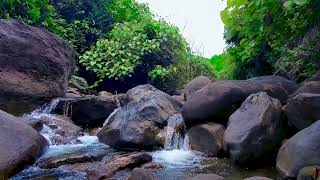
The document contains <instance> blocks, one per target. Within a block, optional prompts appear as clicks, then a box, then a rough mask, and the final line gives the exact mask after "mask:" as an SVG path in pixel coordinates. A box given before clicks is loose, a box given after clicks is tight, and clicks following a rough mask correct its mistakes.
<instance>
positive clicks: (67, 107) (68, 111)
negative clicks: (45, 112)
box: [63, 101, 72, 119]
mask: <svg viewBox="0 0 320 180" xmlns="http://www.w3.org/2000/svg"><path fill="white" fill-rule="evenodd" d="M63 116H64V118H66V119H69V118H70V117H72V104H71V103H70V102H69V101H65V102H64V105H63Z"/></svg>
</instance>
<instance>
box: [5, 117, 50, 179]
mask: <svg viewBox="0 0 320 180" xmlns="http://www.w3.org/2000/svg"><path fill="white" fill-rule="evenodd" d="M47 147H48V143H47V141H46V139H45V138H44V137H43V136H41V134H39V133H38V132H37V131H36V130H34V129H33V128H32V127H31V126H29V125H27V124H25V123H24V122H22V121H21V120H20V119H18V118H16V117H14V116H13V115H11V114H8V113H6V112H4V111H0V179H8V178H9V177H11V176H12V175H14V174H16V173H18V172H19V171H21V170H22V169H23V168H25V166H27V165H32V164H33V163H34V162H35V161H36V159H37V158H38V157H39V156H41V155H42V153H43V152H44V151H45V150H46V149H47Z"/></svg>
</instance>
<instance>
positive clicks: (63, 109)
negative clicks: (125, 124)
mask: <svg viewBox="0 0 320 180" xmlns="http://www.w3.org/2000/svg"><path fill="white" fill-rule="evenodd" d="M117 108H118V105H117V101H116V99H115V97H101V96H86V97H74V98H60V99H59V102H58V105H57V106H56V107H55V108H54V109H53V111H52V113H55V114H64V115H65V116H67V117H70V118H71V120H72V121H73V122H74V123H75V124H76V125H78V126H81V127H84V128H88V127H89V128H95V127H102V126H103V123H104V122H105V120H106V119H107V118H108V117H109V115H110V114H111V113H112V112H113V111H114V110H115V109H117Z"/></svg>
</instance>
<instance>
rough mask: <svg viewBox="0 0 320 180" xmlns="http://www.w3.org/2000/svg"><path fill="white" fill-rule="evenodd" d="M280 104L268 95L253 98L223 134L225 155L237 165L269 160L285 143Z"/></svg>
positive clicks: (238, 112)
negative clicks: (283, 141) (282, 143)
mask: <svg viewBox="0 0 320 180" xmlns="http://www.w3.org/2000/svg"><path fill="white" fill-rule="evenodd" d="M281 112H282V110H281V103H280V101H279V100H277V99H273V98H271V97H270V96H268V95H267V93H265V92H260V93H257V94H252V95H250V96H249V97H248V98H247V99H246V100H245V101H244V102H243V104H242V105H241V107H240V108H239V109H238V110H237V111H236V112H235V113H233V114H232V115H231V116H230V119H229V123H228V127H227V129H226V131H225V135H224V143H225V150H226V152H229V153H230V157H231V159H232V161H233V162H234V163H235V164H239V165H251V164H254V163H257V162H259V163H261V161H269V160H270V157H273V155H275V154H276V151H277V148H278V147H279V146H280V144H281V141H282V140H283V138H284V137H283V133H284V132H283V129H282V124H283V122H282V119H281Z"/></svg>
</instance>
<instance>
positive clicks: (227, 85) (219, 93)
mask: <svg viewBox="0 0 320 180" xmlns="http://www.w3.org/2000/svg"><path fill="white" fill-rule="evenodd" d="M297 88H298V85H297V84H296V83H295V82H293V81H289V80H287V79H285V78H283V77H279V76H263V77H257V78H252V79H249V80H240V81H218V82H214V83H211V84H209V85H207V86H205V87H204V88H202V89H201V90H199V91H197V92H195V93H194V94H193V95H192V96H191V97H190V98H189V99H188V100H187V101H186V103H185V104H184V106H183V110H182V115H183V117H184V120H185V123H186V126H187V127H188V128H189V127H191V126H193V125H196V124H201V123H205V122H216V123H222V124H226V122H227V119H228V118H229V116H230V115H231V114H232V113H233V112H234V111H235V110H236V109H237V108H238V107H239V106H240V105H241V103H242V102H243V101H244V100H245V99H246V98H247V97H248V96H249V95H251V94H254V93H258V92H261V91H264V92H266V93H268V95H270V96H271V97H273V98H275V99H279V100H280V101H281V102H282V103H286V101H287V99H288V97H289V95H290V94H292V93H293V92H294V91H295V90H296V89H297Z"/></svg>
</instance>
